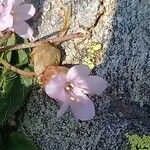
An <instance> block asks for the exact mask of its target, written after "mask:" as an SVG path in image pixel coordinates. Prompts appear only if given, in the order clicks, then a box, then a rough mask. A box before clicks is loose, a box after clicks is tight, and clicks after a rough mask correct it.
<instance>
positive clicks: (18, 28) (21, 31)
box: [13, 21, 33, 40]
mask: <svg viewBox="0 0 150 150" xmlns="http://www.w3.org/2000/svg"><path fill="white" fill-rule="evenodd" d="M13 28H14V29H15V32H16V33H17V34H18V35H19V36H20V37H22V38H27V39H29V40H32V39H33V30H32V29H31V27H30V26H29V25H28V24H27V23H26V22H23V21H21V22H19V21H14V24H13Z"/></svg>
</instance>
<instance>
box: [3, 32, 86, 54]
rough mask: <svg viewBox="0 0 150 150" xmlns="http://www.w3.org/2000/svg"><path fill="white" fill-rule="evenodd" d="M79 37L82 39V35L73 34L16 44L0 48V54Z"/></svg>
mask: <svg viewBox="0 0 150 150" xmlns="http://www.w3.org/2000/svg"><path fill="white" fill-rule="evenodd" d="M80 37H84V35H83V33H80V32H78V33H74V34H69V35H65V36H64V37H50V38H47V39H44V40H39V41H35V42H32V43H27V44H16V45H11V46H1V47H0V52H4V51H6V50H8V51H12V50H16V49H22V48H32V47H35V46H38V45H40V44H42V43H45V42H50V43H62V42H64V41H68V40H71V39H74V38H80Z"/></svg>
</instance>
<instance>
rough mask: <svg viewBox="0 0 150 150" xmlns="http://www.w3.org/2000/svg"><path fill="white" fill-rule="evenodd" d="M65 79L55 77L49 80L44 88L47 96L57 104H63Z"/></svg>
mask: <svg viewBox="0 0 150 150" xmlns="http://www.w3.org/2000/svg"><path fill="white" fill-rule="evenodd" d="M64 84H65V79H64V78H62V77H55V78H54V79H51V80H50V81H49V83H48V84H47V85H46V86H45V92H46V94H47V95H48V96H50V97H51V98H53V99H55V100H56V101H57V102H59V101H60V102H65V101H66V94H65V91H64V88H63V87H64Z"/></svg>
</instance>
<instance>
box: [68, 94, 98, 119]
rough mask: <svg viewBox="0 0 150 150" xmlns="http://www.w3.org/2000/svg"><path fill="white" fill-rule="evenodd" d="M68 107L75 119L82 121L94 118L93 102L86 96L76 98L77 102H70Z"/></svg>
mask: <svg viewBox="0 0 150 150" xmlns="http://www.w3.org/2000/svg"><path fill="white" fill-rule="evenodd" d="M70 107H71V110H72V112H73V114H74V115H75V117H76V118H77V119H80V120H82V121H85V120H90V119H93V118H94V115H95V107H94V104H93V102H92V101H91V100H90V99H89V97H87V96H86V95H83V96H78V101H77V100H73V101H70Z"/></svg>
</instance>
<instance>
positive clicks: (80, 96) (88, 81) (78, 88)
mask: <svg viewBox="0 0 150 150" xmlns="http://www.w3.org/2000/svg"><path fill="white" fill-rule="evenodd" d="M89 73H90V69H89V68H88V66H87V65H76V66H74V67H72V68H70V69H69V70H68V72H67V74H66V75H64V74H58V73H57V74H54V75H52V79H51V80H49V82H48V83H47V84H46V85H45V92H46V94H47V95H48V96H50V97H51V98H53V99H55V100H56V101H57V102H58V103H59V105H60V110H59V111H58V113H57V117H61V116H62V115H63V114H64V113H65V112H66V110H67V109H68V107H69V106H70V108H71V110H72V112H73V114H74V115H75V117H76V118H77V119H80V120H90V119H92V118H93V117H94V115H95V107H94V104H93V102H92V101H91V100H90V98H89V97H88V96H87V95H86V94H101V93H102V92H103V91H104V90H105V89H106V87H107V82H106V81H105V80H104V79H102V78H101V77H98V76H89Z"/></svg>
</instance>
